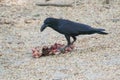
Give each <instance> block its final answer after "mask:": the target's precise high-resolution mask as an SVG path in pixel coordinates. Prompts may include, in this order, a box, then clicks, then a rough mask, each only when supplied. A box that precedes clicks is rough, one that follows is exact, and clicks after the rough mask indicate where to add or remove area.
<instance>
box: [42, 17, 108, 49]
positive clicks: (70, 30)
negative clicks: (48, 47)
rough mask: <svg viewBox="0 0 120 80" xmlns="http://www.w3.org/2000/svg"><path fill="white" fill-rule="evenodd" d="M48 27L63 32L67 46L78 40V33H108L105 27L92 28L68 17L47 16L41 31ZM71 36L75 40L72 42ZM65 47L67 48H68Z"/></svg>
mask: <svg viewBox="0 0 120 80" xmlns="http://www.w3.org/2000/svg"><path fill="white" fill-rule="evenodd" d="M46 27H50V28H52V29H54V30H55V31H57V32H59V33H61V34H63V35H64V36H65V38H66V40H67V45H66V47H69V46H70V45H72V44H73V43H74V42H75V41H76V39H77V38H76V36H78V35H90V34H94V33H98V34H104V35H106V34H108V33H106V32H103V31H105V29H100V28H92V27H91V26H89V25H86V24H82V23H77V22H73V21H70V20H66V19H57V18H52V17H49V18H46V19H45V20H44V24H43V25H42V26H41V29H40V31H41V32H42V31H43V30H44V29H45V28H46ZM70 37H72V38H73V41H72V42H71V40H70ZM66 47H65V48H66Z"/></svg>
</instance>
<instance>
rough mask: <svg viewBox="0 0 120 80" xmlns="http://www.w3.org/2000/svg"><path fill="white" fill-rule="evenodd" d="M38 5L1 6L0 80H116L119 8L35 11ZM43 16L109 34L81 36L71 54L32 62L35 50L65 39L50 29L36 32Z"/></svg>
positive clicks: (119, 60)
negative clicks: (33, 49)
mask: <svg viewBox="0 0 120 80" xmlns="http://www.w3.org/2000/svg"><path fill="white" fill-rule="evenodd" d="M1 1H2V0H1ZM13 1H14V0H13ZM18 1H19V0H18ZM25 1H26V0H25ZM40 1H41V0H31V1H30V2H27V3H25V2H23V3H20V4H19V5H16V4H15V3H10V4H5V2H3V3H1V4H0V80H119V79H120V5H118V4H113V5H105V4H104V5H103V4H98V3H96V4H95V3H90V2H85V3H79V4H78V5H77V6H76V7H51V6H47V7H40V6H36V5H35V4H36V3H38V2H40ZM51 1H52V0H51ZM54 1H55V0H54ZM59 1H60V0H59ZM43 2H44V1H43ZM47 17H56V18H64V19H69V20H72V21H76V22H81V23H85V24H88V25H91V26H93V27H96V28H104V29H106V32H108V33H109V34H108V35H99V34H93V35H84V36H83V35H80V36H78V37H77V38H78V40H77V41H76V43H75V46H76V48H75V49H74V50H73V51H72V52H71V53H66V54H60V55H54V56H47V57H41V58H38V59H35V58H32V54H31V49H32V48H33V47H36V46H41V47H42V46H43V45H52V44H54V43H55V42H58V43H61V44H66V40H65V38H64V36H63V35H61V34H59V33H57V32H55V31H53V30H52V29H50V28H47V29H46V30H45V31H44V32H43V33H41V32H40V31H39V28H40V26H41V25H42V23H43V21H44V19H45V18H47Z"/></svg>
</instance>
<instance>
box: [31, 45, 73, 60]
mask: <svg viewBox="0 0 120 80" xmlns="http://www.w3.org/2000/svg"><path fill="white" fill-rule="evenodd" d="M64 47H65V45H63V44H59V43H55V44H54V45H51V46H50V47H48V46H43V48H42V49H41V50H40V47H35V48H33V49H32V56H33V57H34V58H40V57H41V56H49V55H56V54H60V53H67V52H71V51H72V50H73V49H74V46H73V45H70V47H66V48H65V50H64V51H63V50H62V49H63V48H64Z"/></svg>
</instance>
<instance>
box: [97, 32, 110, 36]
mask: <svg viewBox="0 0 120 80" xmlns="http://www.w3.org/2000/svg"><path fill="white" fill-rule="evenodd" d="M97 33H98V34H103V35H107V34H108V33H106V32H101V31H100V32H97Z"/></svg>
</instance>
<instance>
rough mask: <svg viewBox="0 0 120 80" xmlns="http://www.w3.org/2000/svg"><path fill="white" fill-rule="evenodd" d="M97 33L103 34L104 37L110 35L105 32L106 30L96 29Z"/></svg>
mask: <svg viewBox="0 0 120 80" xmlns="http://www.w3.org/2000/svg"><path fill="white" fill-rule="evenodd" d="M96 31H97V33H98V34H103V35H107V34H108V33H107V32H103V31H105V29H96Z"/></svg>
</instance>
